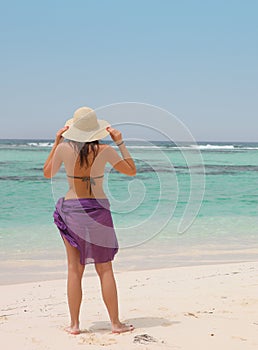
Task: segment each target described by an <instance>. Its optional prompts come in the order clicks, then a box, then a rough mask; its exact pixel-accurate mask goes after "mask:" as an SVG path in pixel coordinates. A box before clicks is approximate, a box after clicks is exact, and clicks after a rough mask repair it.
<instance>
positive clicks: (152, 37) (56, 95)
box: [0, 0, 258, 142]
mask: <svg viewBox="0 0 258 350" xmlns="http://www.w3.org/2000/svg"><path fill="white" fill-rule="evenodd" d="M257 13H258V1H257V0H247V1H239V0H234V1H233V0H223V1H222V0H214V1H211V0H203V1H200V0H192V1H191V0H180V1H178V0H177V1H174V0H130V1H129V0H127V1H126V0H108V1H105V0H102V1H100V0H94V1H92V0H91V1H88V0H73V1H72V0H71V1H67V0H62V1H60V0H51V1H50V0H44V1H35V0H33V1H29V0H23V1H18V0H10V1H1V2H0V44H1V60H0V67H1V79H0V93H1V104H0V118H1V121H2V125H1V128H0V138H46V139H49V138H50V139H51V138H54V136H55V133H56V131H57V130H58V129H59V128H60V127H62V126H63V124H64V122H65V120H67V119H69V118H71V117H72V115H73V112H74V111H75V110H76V109H77V108H78V107H81V106H84V105H86V106H90V107H92V108H94V109H95V108H96V109H98V108H100V110H102V111H104V112H105V111H106V110H105V108H104V106H107V105H112V104H118V105H119V104H120V106H121V104H122V103H123V102H136V103H139V104H140V106H142V105H143V104H147V105H152V106H155V107H153V108H154V110H156V111H157V114H156V115H155V113H152V114H151V115H150V116H149V115H148V113H142V114H141V112H140V110H139V113H138V112H137V118H133V120H137V121H138V122H139V123H140V124H145V123H147V124H148V125H150V126H152V125H153V119H152V118H154V119H155V118H156V119H159V125H160V127H161V129H162V130H168V129H170V128H173V123H172V124H171V125H170V121H169V118H165V119H164V118H163V117H162V116H160V115H159V112H158V111H159V109H162V110H166V111H167V115H169V113H171V114H173V115H174V116H176V117H177V118H178V120H179V121H180V122H181V123H182V124H183V125H185V127H186V128H188V130H189V132H190V133H191V134H192V135H193V137H194V138H195V139H196V140H198V141H250V142H255V141H258V21H257ZM125 106H126V105H125ZM103 108H104V109H103ZM147 109H148V108H147ZM106 112H107V114H105V113H104V114H105V115H104V116H103V115H102V116H101V117H104V118H105V119H107V120H109V121H110V122H111V123H113V122H114V120H113V117H112V115H109V114H108V109H107V111H106ZM122 112H123V109H121V113H122ZM147 112H148V111H147ZM125 114H126V116H125V115H124V114H123V113H122V114H121V116H120V122H121V123H123V122H130V116H129V115H128V113H125ZM128 118H129V119H128ZM172 119H173V118H172ZM116 122H117V121H116ZM154 125H156V124H155V122H154ZM125 132H126V129H125ZM144 133H145V131H144V129H143V130H142V136H143V138H144ZM128 136H130V135H128Z"/></svg>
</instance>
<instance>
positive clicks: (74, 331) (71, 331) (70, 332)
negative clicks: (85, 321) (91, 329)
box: [65, 326, 81, 335]
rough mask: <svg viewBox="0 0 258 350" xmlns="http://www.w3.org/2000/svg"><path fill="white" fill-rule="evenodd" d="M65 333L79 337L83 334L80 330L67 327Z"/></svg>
mask: <svg viewBox="0 0 258 350" xmlns="http://www.w3.org/2000/svg"><path fill="white" fill-rule="evenodd" d="M65 331H66V332H67V333H69V334H72V335H78V334H80V333H81V331H80V329H79V328H75V327H70V326H69V327H66V328H65Z"/></svg>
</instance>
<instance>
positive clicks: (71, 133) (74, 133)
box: [62, 119, 110, 142]
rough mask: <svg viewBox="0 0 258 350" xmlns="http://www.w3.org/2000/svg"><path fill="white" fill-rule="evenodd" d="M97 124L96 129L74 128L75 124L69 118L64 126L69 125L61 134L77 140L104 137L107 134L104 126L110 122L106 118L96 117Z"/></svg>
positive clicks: (87, 140) (86, 140)
mask: <svg viewBox="0 0 258 350" xmlns="http://www.w3.org/2000/svg"><path fill="white" fill-rule="evenodd" d="M98 124H99V127H98V128H97V129H94V130H92V131H89V132H87V131H83V130H80V129H78V128H76V124H73V119H69V120H67V121H66V123H65V126H69V129H68V130H67V131H65V132H64V133H63V134H62V136H63V137H64V138H65V139H67V140H71V141H77V142H92V141H97V140H101V139H104V138H105V137H107V136H108V135H109V132H108V131H107V130H106V128H107V127H109V126H110V123H108V122H107V121H106V120H99V119H98Z"/></svg>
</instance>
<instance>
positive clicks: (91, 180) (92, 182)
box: [67, 175, 104, 195]
mask: <svg viewBox="0 0 258 350" xmlns="http://www.w3.org/2000/svg"><path fill="white" fill-rule="evenodd" d="M67 177H71V178H73V179H80V180H82V182H86V184H87V189H88V188H89V187H90V195H91V194H92V188H91V185H96V182H95V179H101V178H103V177H104V175H100V176H94V177H92V176H72V175H67Z"/></svg>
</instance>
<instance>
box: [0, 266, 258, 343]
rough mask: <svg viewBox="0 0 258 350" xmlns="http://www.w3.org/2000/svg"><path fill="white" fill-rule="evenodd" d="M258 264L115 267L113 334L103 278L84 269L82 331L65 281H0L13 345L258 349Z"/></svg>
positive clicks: (4, 322)
mask: <svg viewBox="0 0 258 350" xmlns="http://www.w3.org/2000/svg"><path fill="white" fill-rule="evenodd" d="M257 276H258V263H256V262H255V263H250V262H248V263H235V264H221V265H208V266H207V265H206V266H191V267H178V268H171V269H157V270H145V271H134V272H123V273H117V274H116V279H117V283H118V290H119V300H120V314H121V319H122V320H123V321H125V322H127V323H130V324H131V323H132V324H134V326H135V327H136V329H135V330H134V331H133V332H130V333H124V334H120V335H119V334H112V333H111V332H110V324H109V322H108V316H107V313H106V310H105V307H104V305H103V302H102V299H101V295H100V286H99V281H98V278H97V277H95V276H87V272H86V274H85V277H84V280H83V283H84V297H83V304H82V310H81V329H82V333H81V334H80V335H77V336H74V335H69V334H67V333H66V332H65V331H64V328H65V327H66V326H67V325H68V322H69V319H68V308H67V302H66V281H64V280H56V281H46V282H36V283H26V284H16V285H5V286H0V295H1V298H0V339H1V345H2V346H4V345H5V346H6V347H7V348H8V349H19V350H25V349H26V350H30V349H31V350H37V349H39V350H43V349H62V350H66V349H67V350H68V349H77V348H78V349H83V348H84V346H85V348H87V349H92V350H95V349H98V350H99V349H102V348H103V349H105V348H106V349H130V350H131V349H150V350H151V349H184V350H188V349H189V350H190V349H191V350H192V349H198V350H202V349H203V350H204V349H219V348H220V347H223V349H227V350H230V349H234V350H237V349H239V350H240V349H241V350H243V349H246V350H248V349H257V348H258V337H257V333H258V277H257Z"/></svg>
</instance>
